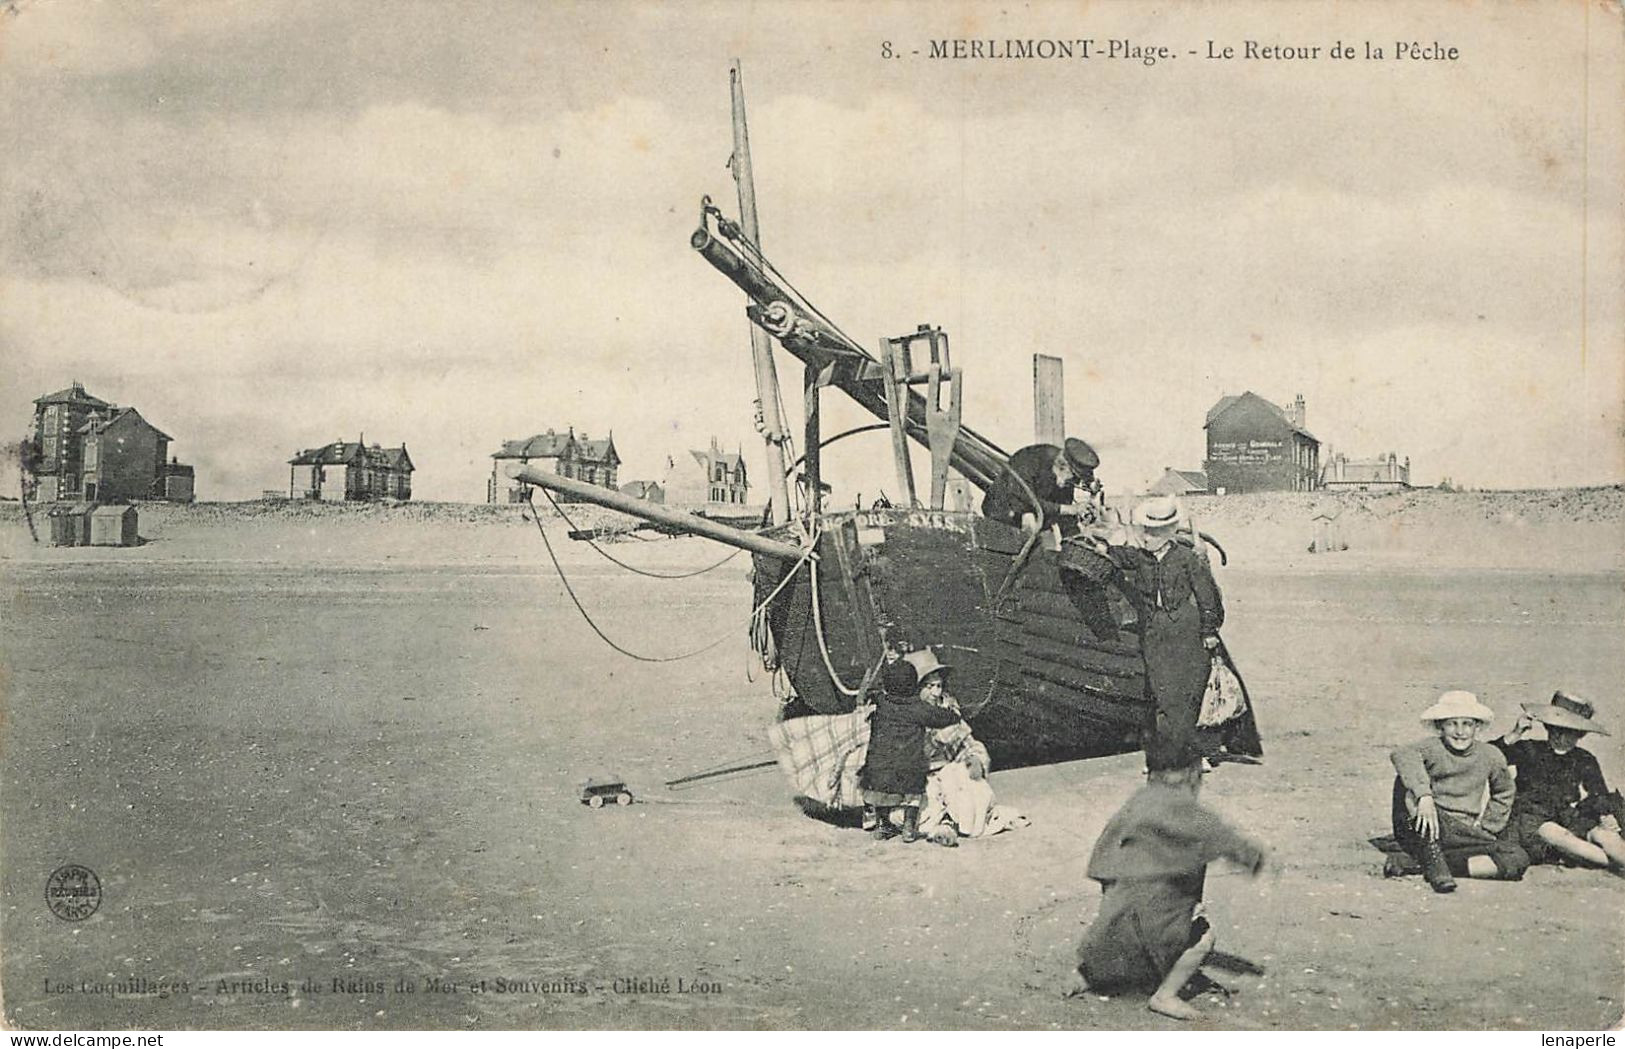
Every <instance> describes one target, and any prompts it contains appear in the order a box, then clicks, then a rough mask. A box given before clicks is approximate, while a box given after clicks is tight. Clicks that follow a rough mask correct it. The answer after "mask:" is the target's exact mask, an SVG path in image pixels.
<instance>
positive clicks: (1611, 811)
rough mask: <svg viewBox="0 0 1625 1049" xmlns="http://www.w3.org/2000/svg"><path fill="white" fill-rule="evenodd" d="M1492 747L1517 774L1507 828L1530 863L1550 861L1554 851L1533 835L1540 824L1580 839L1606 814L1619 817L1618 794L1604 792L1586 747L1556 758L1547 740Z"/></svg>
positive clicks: (1501, 741) (1603, 783) (1503, 742)
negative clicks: (1497, 748)
mask: <svg viewBox="0 0 1625 1049" xmlns="http://www.w3.org/2000/svg"><path fill="white" fill-rule="evenodd" d="M1495 745H1496V746H1497V747H1499V748H1501V753H1503V754H1505V755H1506V759H1507V764H1508V765H1510V766H1512V767H1513V768H1514V769H1516V770H1517V772H1518V793H1517V796H1516V797H1514V798H1513V799H1512V818H1511V821H1510V823H1509V825H1508V827H1509V830H1511V831H1512V833H1513V834H1515V835H1516V840H1517V842H1518V844H1520V845H1522V846H1523V849H1524V851H1525V852H1527V853H1528V854H1529V859H1530V861H1531V862H1533V863H1545V862H1547V861H1549V860H1550V859H1552V847H1551V846H1550V845H1548V844H1547V843H1546V842H1544V841H1542V840H1541V837H1540V835H1539V834H1538V833H1536V831H1537V830H1538V829H1539V827H1540V825H1541V824H1542V823H1555V824H1557V825H1558V826H1559V827H1562V828H1563V829H1564V830H1566V831H1568V832H1569V833H1570V834H1573V835H1574V836H1575V837H1577V838H1584V837H1585V836H1586V835H1587V834H1590V833H1591V831H1592V830H1593V829H1594V828H1595V827H1596V826H1597V821H1598V820H1599V819H1601V818H1602V817H1603V816H1604V815H1613V816H1614V817H1615V818H1616V819H1619V818H1621V816H1622V814H1621V812H1620V808H1621V805H1620V796H1619V793H1618V792H1617V791H1610V790H1609V789H1608V783H1607V781H1606V780H1604V779H1603V775H1602V767H1601V766H1600V765H1598V764H1597V758H1596V755H1594V754H1592V753H1591V752H1590V751H1589V750H1586V749H1585V748H1584V747H1578V746H1577V747H1574V748H1573V749H1571V750H1570V751H1569V752H1568V753H1566V754H1559V753H1558V752H1557V751H1555V750H1553V749H1552V746H1551V744H1550V743H1548V742H1547V741H1545V740H1534V739H1520V740H1518V741H1517V742H1515V743H1509V742H1507V741H1506V740H1505V739H1504V738H1503V739H1498V740H1496V741H1495Z"/></svg>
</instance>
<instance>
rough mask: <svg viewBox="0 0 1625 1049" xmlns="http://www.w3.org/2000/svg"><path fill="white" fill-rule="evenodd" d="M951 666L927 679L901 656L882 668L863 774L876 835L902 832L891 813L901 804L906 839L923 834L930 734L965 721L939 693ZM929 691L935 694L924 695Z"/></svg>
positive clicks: (861, 779) (939, 668) (941, 666)
mask: <svg viewBox="0 0 1625 1049" xmlns="http://www.w3.org/2000/svg"><path fill="white" fill-rule="evenodd" d="M947 670H948V667H947V665H946V664H938V666H937V669H936V670H934V671H932V673H930V674H928V675H927V676H926V679H925V680H924V681H921V680H920V676H919V674H918V673H917V672H916V671H915V669H914V667H913V666H912V665H911V664H909V663H908V662H907V661H906V660H902V659H899V660H896V661H895V662H892V663H888V664H887V665H886V667H885V668H884V669H883V670H882V671H881V674H880V681H881V687H882V690H883V695H882V696H881V697H880V701H879V702H878V703H876V704H875V712H874V714H873V715H871V716H870V719H869V756H868V760H867V761H866V762H865V763H864V766H863V772H862V773H861V774H860V775H859V778H858V782H859V784H860V785H861V786H862V787H863V803H864V804H865V805H869V806H872V807H873V808H874V810H875V816H876V818H877V822H876V824H875V829H874V835H875V838H876V839H884V838H890V837H893V836H895V835H896V834H897V829H896V827H895V826H894V825H893V823H892V820H891V814H892V810H893V809H898V808H900V809H902V810H903V840H904V841H905V842H913V841H918V840H919V838H920V806H921V805H923V804H924V803H925V778H926V774H927V773H928V772H929V765H928V762H927V760H926V754H925V732H926V729H928V728H946V727H947V726H949V725H952V724H953V723H954V722H956V721H958V720H959V714H958V713H957V712H956V711H953V710H950V709H948V708H946V707H943V706H939V705H938V703H937V702H936V700H937V698H938V697H937V696H936V695H935V694H934V693H935V692H940V691H941V689H942V687H943V682H942V677H943V674H944V673H946V671H947ZM927 690H933V694H932V695H930V696H924V695H923V694H924V693H925V692H927Z"/></svg>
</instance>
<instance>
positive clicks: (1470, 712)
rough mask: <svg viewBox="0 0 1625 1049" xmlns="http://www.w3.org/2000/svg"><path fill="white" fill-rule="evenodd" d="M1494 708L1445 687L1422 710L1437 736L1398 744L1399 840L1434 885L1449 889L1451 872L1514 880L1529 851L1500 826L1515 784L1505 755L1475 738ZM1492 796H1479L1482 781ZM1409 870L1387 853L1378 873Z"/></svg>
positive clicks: (1396, 803)
mask: <svg viewBox="0 0 1625 1049" xmlns="http://www.w3.org/2000/svg"><path fill="white" fill-rule="evenodd" d="M1493 720H1495V714H1494V712H1493V711H1491V710H1490V708H1489V707H1486V706H1485V705H1484V704H1482V703H1480V702H1479V701H1478V697H1477V696H1475V695H1473V694H1472V693H1471V692H1446V693H1445V694H1444V695H1442V696H1440V697H1439V701H1438V702H1437V703H1435V704H1433V705H1432V706H1431V707H1429V708H1427V709H1426V710H1424V711H1422V717H1421V721H1422V724H1423V725H1424V726H1425V727H1427V728H1430V729H1432V730H1433V732H1434V735H1432V736H1429V737H1428V738H1427V739H1423V740H1418V741H1417V742H1415V743H1407V744H1406V745H1405V746H1403V747H1396V748H1395V749H1394V752H1393V754H1392V755H1391V758H1392V760H1393V763H1394V769H1395V770H1396V771H1397V772H1398V773H1399V775H1398V776H1397V777H1396V778H1395V779H1394V803H1393V825H1394V838H1395V840H1397V841H1398V842H1399V847H1400V848H1402V849H1404V850H1405V851H1406V852H1408V853H1409V854H1410V855H1411V856H1412V857H1413V858H1414V859H1415V860H1416V861H1417V862H1418V863H1420V864H1421V865H1422V874H1423V875H1424V876H1425V877H1426V878H1427V882H1428V884H1429V885H1430V886H1432V887H1433V891H1434V892H1454V891H1455V889H1456V878H1498V879H1501V880H1503V881H1517V880H1518V879H1520V878H1522V877H1523V872H1524V871H1525V870H1527V869H1528V867H1529V855H1528V853H1526V852H1524V851H1523V849H1522V848H1521V847H1520V846H1519V845H1518V843H1517V841H1516V840H1514V839H1513V837H1512V835H1511V834H1509V833H1505V831H1506V826H1507V820H1508V818H1509V816H1510V814H1511V812H1512V799H1513V796H1514V794H1515V788H1514V786H1513V782H1512V773H1511V772H1509V771H1508V770H1507V760H1506V758H1505V757H1503V756H1502V754H1501V752H1500V751H1499V750H1497V749H1496V748H1495V747H1493V746H1490V745H1489V744H1486V743H1480V742H1478V731H1479V729H1480V728H1482V727H1483V726H1485V725H1488V724H1489V723H1490V722H1491V721H1493ZM1486 787H1487V788H1488V789H1489V801H1488V802H1486V801H1485V800H1484V791H1485V788H1486ZM1406 873H1412V871H1411V870H1407V869H1406V867H1405V864H1404V863H1403V862H1402V860H1401V858H1400V857H1394V856H1390V857H1389V859H1388V863H1387V865H1386V866H1385V867H1384V868H1383V874H1384V875H1387V876H1389V877H1394V876H1397V875H1400V874H1406Z"/></svg>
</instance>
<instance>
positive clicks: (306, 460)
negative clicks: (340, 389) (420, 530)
mask: <svg viewBox="0 0 1625 1049" xmlns="http://www.w3.org/2000/svg"><path fill="white" fill-rule="evenodd" d="M414 469H415V467H414V466H413V465H412V457H411V456H410V455H408V454H407V451H406V445H405V444H404V443H403V444H402V445H401V446H400V447H399V448H384V447H381V446H379V445H378V444H377V443H376V442H375V443H373V444H372V445H370V446H369V445H368V444H367V443H366V439H365V438H362V439H361V440H357V441H334V442H332V443H331V444H324V445H322V446H321V447H320V448H307V449H305V450H304V451H302V452H297V453H295V454H294V457H293V458H292V459H289V460H288V498H290V499H311V500H318V501H322V502H367V501H369V500H373V499H401V500H406V499H410V498H412V472H413V470H414Z"/></svg>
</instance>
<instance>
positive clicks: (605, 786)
mask: <svg viewBox="0 0 1625 1049" xmlns="http://www.w3.org/2000/svg"><path fill="white" fill-rule="evenodd" d="M609 801H613V802H614V803H615V804H617V805H630V804H632V792H631V791H630V790H627V789H626V783H625V782H623V781H622V780H620V779H619V778H617V777H615V776H594V777H592V778H591V779H589V780H588V781H587V782H585V783H583V784H582V785H581V804H583V805H586V806H588V807H589V808H594V809H601V808H603V807H604V803H605V802H609Z"/></svg>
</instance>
